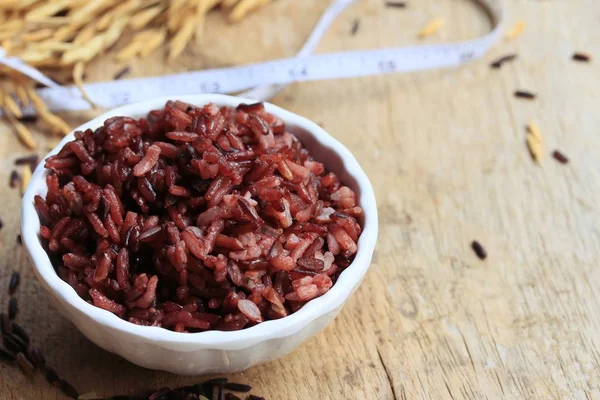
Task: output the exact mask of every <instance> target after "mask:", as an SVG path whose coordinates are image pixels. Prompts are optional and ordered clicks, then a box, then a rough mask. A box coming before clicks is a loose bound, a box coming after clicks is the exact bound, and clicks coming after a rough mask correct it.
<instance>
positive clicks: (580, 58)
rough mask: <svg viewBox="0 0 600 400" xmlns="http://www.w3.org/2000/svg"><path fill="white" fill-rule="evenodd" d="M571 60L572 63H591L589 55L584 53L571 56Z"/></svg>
mask: <svg viewBox="0 0 600 400" xmlns="http://www.w3.org/2000/svg"><path fill="white" fill-rule="evenodd" d="M572 58H573V60H574V61H580V62H590V61H592V57H591V56H590V55H589V54H586V53H575V54H573V57H572Z"/></svg>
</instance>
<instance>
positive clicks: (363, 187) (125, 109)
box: [21, 94, 378, 351]
mask: <svg viewBox="0 0 600 400" xmlns="http://www.w3.org/2000/svg"><path fill="white" fill-rule="evenodd" d="M172 99H178V100H181V101H184V102H187V103H190V104H194V105H203V104H206V103H208V102H211V101H212V102H214V103H215V104H217V105H219V106H221V105H228V106H237V105H238V104H239V103H252V102H254V101H253V100H250V99H245V98H241V97H235V96H227V95H218V94H202V95H186V96H166V97H160V98H155V99H151V100H146V101H143V102H138V103H134V104H128V105H125V106H122V107H118V108H115V109H112V110H110V111H108V112H106V113H104V114H102V115H100V116H98V117H96V118H94V119H92V120H91V121H89V122H87V123H85V124H83V125H81V126H79V127H77V128H76V129H74V130H73V131H72V132H71V133H70V134H68V135H66V136H65V137H64V139H63V140H62V141H61V142H60V143H59V144H58V145H57V146H56V147H55V148H54V149H53V150H52V151H50V152H49V153H48V154H47V155H46V156H45V157H44V160H45V159H46V158H47V157H49V156H51V155H54V154H56V153H58V151H59V150H60V149H61V148H62V147H63V146H64V145H65V143H66V142H68V141H71V140H73V139H74V132H75V131H78V130H85V129H88V128H90V129H95V128H97V127H98V126H101V125H102V123H103V122H104V121H105V120H106V119H107V118H110V117H112V116H117V115H118V116H131V115H133V116H136V115H140V114H144V115H145V114H146V113H147V112H148V111H150V110H153V109H157V108H161V107H163V106H164V104H165V103H166V101H167V100H172ZM264 104H265V108H266V110H267V111H268V112H270V113H273V114H274V115H276V116H278V117H280V118H282V119H283V120H284V121H285V122H286V123H293V124H295V125H297V126H299V127H301V128H303V129H305V130H306V131H307V132H308V134H310V135H311V136H313V137H314V138H315V139H316V141H317V142H318V143H319V144H320V145H321V146H325V147H328V148H329V149H330V150H333V151H334V152H335V153H337V154H338V155H339V157H340V158H341V160H342V161H343V168H344V169H345V170H346V171H347V173H348V174H349V175H351V176H352V177H353V178H354V179H355V180H356V183H357V185H358V186H359V187H360V201H359V203H360V206H361V207H362V208H363V212H364V227H363V232H362V234H361V236H360V238H359V241H358V251H357V253H356V257H355V259H354V260H353V262H352V264H350V265H349V266H348V267H347V268H346V269H345V270H344V272H342V274H340V277H339V279H338V280H337V282H336V283H335V284H334V285H333V286H332V288H331V289H330V290H329V291H328V292H327V293H325V294H324V295H323V296H321V297H318V298H316V299H313V300H311V301H309V302H308V303H307V304H305V305H304V306H303V307H302V308H301V309H300V310H298V311H296V312H295V313H293V314H290V315H288V316H286V317H284V318H281V319H277V320H271V321H265V322H263V323H260V324H257V325H255V326H253V327H250V328H246V329H242V330H238V331H206V332H197V333H180V332H174V331H171V330H168V329H165V328H162V327H150V326H140V325H136V324H133V323H131V322H128V321H126V320H123V319H121V318H119V317H117V316H116V315H114V314H113V313H111V312H109V311H106V310H103V309H101V308H98V307H96V306H93V305H91V304H89V303H87V302H86V301H84V300H83V299H82V298H80V297H79V295H77V293H76V292H75V290H74V289H73V288H72V287H71V286H70V285H69V284H68V283H66V282H65V281H63V280H62V279H61V278H60V277H59V276H58V274H57V273H56V271H55V270H54V267H53V266H52V263H51V262H50V259H49V257H48V255H47V253H46V251H45V250H44V249H43V247H42V245H41V241H40V239H39V236H38V234H39V231H38V230H37V229H35V228H36V227H38V226H39V225H40V222H39V217H38V215H37V212H36V210H35V207H34V205H33V204H34V202H33V198H34V196H35V195H36V194H38V193H39V192H40V189H41V188H45V187H46V182H45V175H46V174H45V172H46V170H45V168H44V162H43V161H42V162H40V164H39V165H38V167H37V168H36V170H35V172H34V173H33V176H32V178H31V181H30V184H29V186H28V188H27V191H26V193H25V195H24V197H23V204H22V218H21V234H22V238H23V243H24V245H25V246H26V248H27V250H28V252H29V254H30V256H31V259H32V261H33V264H34V267H35V268H36V270H37V272H38V278H41V279H43V280H44V281H45V283H46V284H47V285H48V286H49V288H50V289H51V290H52V291H53V292H54V293H55V294H56V295H57V296H58V297H59V298H60V299H61V300H62V301H64V302H67V303H68V304H70V305H71V306H72V307H74V308H77V309H79V310H80V311H82V312H83V313H85V314H87V315H88V316H89V318H92V319H93V320H95V321H97V322H98V323H100V324H102V325H104V326H107V327H109V328H111V329H115V330H117V331H119V332H121V333H124V334H128V335H133V336H136V337H138V338H139V339H140V340H143V341H152V342H155V343H159V344H162V345H163V346H167V347H170V346H169V345H170V344H173V345H179V344H190V345H196V346H191V347H193V348H190V351H193V350H195V349H198V348H210V349H215V348H217V349H223V350H234V349H240V348H247V347H249V346H253V345H255V344H257V343H259V342H262V341H265V340H269V339H275V338H281V337H286V336H290V335H292V334H294V333H296V332H298V331H300V330H301V329H303V328H304V327H306V326H307V325H309V324H310V322H311V321H313V320H315V319H317V318H319V317H320V316H322V315H324V314H327V313H328V312H330V311H332V310H335V309H336V308H338V307H340V306H342V305H343V304H344V302H345V301H346V300H347V298H348V297H349V296H350V294H351V293H352V292H353V290H354V289H355V288H356V286H357V285H359V284H360V282H361V281H362V279H363V277H364V275H365V274H366V272H367V270H368V268H369V266H370V263H371V257H372V254H373V251H374V249H375V243H376V240H377V233H378V217H377V207H376V202H375V194H374V192H373V188H372V186H371V183H370V182H369V179H368V178H367V176H366V174H365V173H364V171H363V170H362V168H361V167H360V165H359V163H358V161H357V160H356V158H355V157H354V156H353V155H352V153H351V152H350V151H349V150H348V149H347V148H346V147H345V146H344V145H342V144H341V143H340V142H339V141H338V140H336V139H335V138H333V137H332V136H331V135H329V134H328V133H327V132H325V130H323V129H322V128H321V127H320V126H319V125H317V124H316V123H314V122H312V121H310V120H308V119H307V118H304V117H301V116H299V115H297V114H294V113H292V112H290V111H287V110H284V109H282V108H280V107H278V106H275V105H273V104H270V103H267V102H265V103H264Z"/></svg>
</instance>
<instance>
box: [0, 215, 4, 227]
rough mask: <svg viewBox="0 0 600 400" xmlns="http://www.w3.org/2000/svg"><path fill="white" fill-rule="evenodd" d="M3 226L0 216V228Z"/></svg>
mask: <svg viewBox="0 0 600 400" xmlns="http://www.w3.org/2000/svg"><path fill="white" fill-rule="evenodd" d="M3 227H4V221H2V218H0V229H2V228H3Z"/></svg>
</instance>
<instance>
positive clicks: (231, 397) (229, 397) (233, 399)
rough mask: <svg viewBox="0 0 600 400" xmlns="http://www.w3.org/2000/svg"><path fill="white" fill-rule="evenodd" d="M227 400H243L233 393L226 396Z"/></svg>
mask: <svg viewBox="0 0 600 400" xmlns="http://www.w3.org/2000/svg"><path fill="white" fill-rule="evenodd" d="M225 400H242V399H240V398H239V397H237V396H236V395H235V394H233V393H227V394H225Z"/></svg>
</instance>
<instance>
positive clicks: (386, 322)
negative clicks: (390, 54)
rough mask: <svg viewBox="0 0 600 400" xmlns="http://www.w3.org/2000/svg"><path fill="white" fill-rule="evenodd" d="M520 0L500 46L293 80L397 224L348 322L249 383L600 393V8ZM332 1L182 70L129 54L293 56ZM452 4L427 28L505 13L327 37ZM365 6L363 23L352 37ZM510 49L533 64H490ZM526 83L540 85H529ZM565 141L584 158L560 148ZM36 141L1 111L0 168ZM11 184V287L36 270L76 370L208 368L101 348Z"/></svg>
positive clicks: (448, 28)
mask: <svg viewBox="0 0 600 400" xmlns="http://www.w3.org/2000/svg"><path fill="white" fill-rule="evenodd" d="M505 3H507V6H508V11H509V15H510V16H511V20H510V23H514V22H516V21H517V20H520V19H523V20H525V21H526V22H527V27H526V30H525V32H524V33H523V35H522V36H521V37H520V38H519V39H518V40H516V41H513V42H504V43H502V44H501V45H499V46H498V47H497V48H496V49H494V51H493V54H491V55H490V56H489V57H488V59H487V60H485V61H481V62H476V63H474V64H470V65H469V66H466V67H462V68H456V69H451V70H444V71H427V72H422V73H415V74H409V75H397V76H386V77H371V78H361V79H352V80H339V81H329V82H320V83H306V84H301V85H292V86H291V87H289V88H287V89H286V90H285V91H284V92H283V93H281V94H280V95H279V96H278V97H277V98H276V99H274V102H275V103H277V104H279V105H281V106H283V107H285V108H288V109H290V110H292V111H294V112H297V113H300V114H302V115H305V116H307V117H309V118H311V119H313V120H315V121H317V122H320V123H322V124H323V125H324V127H325V129H327V130H328V131H329V132H330V133H332V134H333V135H334V136H336V137H337V138H339V139H340V140H341V141H342V142H344V143H345V144H346V145H347V146H348V147H349V148H350V149H351V150H352V151H353V152H354V154H355V155H356V156H357V158H358V160H359V161H360V163H361V164H362V165H363V167H364V168H365V170H366V172H367V174H368V175H369V177H370V178H371V180H372V183H373V185H374V187H375V191H376V195H377V199H378V203H379V211H380V215H381V218H380V222H381V233H380V239H379V243H378V247H377V250H376V254H375V258H374V262H373V266H372V269H371V271H370V272H369V274H368V276H367V278H366V279H365V282H364V283H363V285H362V286H361V288H360V290H358V291H357V293H356V294H355V295H354V296H353V297H352V299H351V300H350V301H349V302H348V304H347V305H346V306H345V307H344V309H343V311H342V312H341V314H340V316H339V318H338V319H337V320H336V321H335V322H334V323H333V324H332V325H331V326H330V327H328V328H327V329H326V330H325V331H324V332H323V333H322V334H320V335H319V336H317V337H315V338H313V339H311V340H309V341H308V342H307V343H305V344H304V345H302V346H301V347H300V348H299V349H298V350H297V351H296V352H294V353H292V354H291V355H289V356H287V357H286V358H284V359H283V360H280V361H276V362H273V363H270V364H267V365H264V366H259V367H255V368H252V369H250V370H248V371H246V372H244V373H240V374H235V375H232V376H231V379H232V380H236V381H241V382H247V383H250V384H252V385H253V386H254V387H255V392H256V393H259V394H261V395H263V396H265V397H266V398H267V399H307V398H316V397H320V398H330V399H441V398H451V399H470V398H477V399H480V398H481V399H483V398H540V399H548V398H556V399H562V398H580V399H585V398H600V389H599V387H600V386H599V385H600V378H599V377H600V374H599V369H600V364H599V359H600V355H599V345H600V337H599V335H598V332H599V331H600V330H599V317H598V312H597V310H598V306H599V299H598V293H599V292H600V270H599V269H598V268H597V265H598V260H599V257H600V232H599V229H598V226H600V217H599V214H598V212H597V211H598V209H597V208H598V206H597V199H598V198H599V196H600V183H599V182H600V179H599V178H600V172H599V171H600V161H599V160H600V158H599V155H600V154H599V153H600V139H599V138H598V126H600V116H599V113H598V112H597V108H598V93H599V92H600V81H599V80H598V76H597V71H598V69H597V65H596V64H597V62H596V61H597V60H594V62H592V63H591V64H589V65H587V64H580V63H574V62H573V61H571V60H570V56H571V54H572V53H573V52H574V51H577V50H580V51H586V52H588V53H590V54H593V55H600V43H599V42H598V40H596V38H597V37H598V35H599V34H600V25H598V24H597V21H598V17H600V6H599V5H598V4H596V2H592V1H589V0H587V1H586V0H572V1H569V2H559V1H545V2H544V1H522V0H508V1H506V2H505ZM325 7H326V4H325V2H317V1H312V2H294V1H280V2H277V3H275V4H274V5H273V6H271V7H269V8H267V9H265V10H264V11H263V12H262V13H261V14H259V15H255V16H252V17H251V18H249V19H248V20H246V21H243V22H242V23H241V24H239V25H237V26H225V25H224V23H223V21H222V19H221V17H220V16H219V15H212V16H211V17H210V18H209V19H208V21H207V28H206V29H207V31H206V35H205V36H204V39H203V43H202V46H201V47H199V48H196V49H189V50H188V51H187V52H186V54H185V55H184V56H183V57H182V59H181V60H180V61H178V62H177V63H176V64H175V65H165V64H164V62H163V61H162V59H163V54H162V53H160V54H156V55H155V56H153V57H152V58H151V59H150V60H149V61H144V62H139V61H136V62H131V63H129V65H131V68H132V75H138V76H143V75H152V74H160V73H164V72H167V71H177V70H184V69H192V68H201V67H214V66H223V65H232V64H239V63H244V62H250V61H258V60H266V59H270V58H275V57H282V56H288V55H291V54H293V53H294V51H295V50H297V49H298V48H299V47H300V46H301V44H302V42H303V40H304V39H305V38H306V36H307V35H308V33H309V32H310V29H311V28H312V26H313V24H314V22H315V21H316V20H317V19H318V16H319V14H320V12H322V11H323V9H324V8H325ZM438 16H439V17H443V18H444V19H445V20H446V25H445V27H444V28H443V29H442V31H440V33H439V34H438V35H434V36H432V37H431V38H428V39H427V40H426V41H427V42H438V41H450V40H458V39H461V38H467V37H475V36H476V35H479V34H482V33H483V32H485V31H486V29H487V28H488V25H487V23H486V21H485V19H484V18H483V15H482V13H481V12H480V11H478V10H477V9H475V8H473V7H472V5H471V3H470V2H469V1H451V0H443V1H433V0H428V1H421V2H410V3H409V6H408V7H407V8H406V9H390V8H385V7H384V6H383V2H382V1H380V0H365V1H363V2H361V3H360V4H358V5H357V6H355V7H353V8H352V9H351V10H349V11H348V12H347V13H346V14H344V16H342V17H341V18H340V20H339V21H338V22H336V24H335V25H334V27H333V28H332V30H331V32H329V33H328V35H327V37H326V38H325V40H324V42H323V43H322V45H321V46H320V51H332V50H339V49H358V48H366V47H374V46H392V45H399V44H409V43H415V42H416V33H417V32H418V31H419V29H420V28H421V27H422V26H423V25H424V24H425V23H426V22H427V21H428V20H430V19H431V18H433V17H438ZM356 18H360V21H361V23H360V29H359V30H358V32H357V33H356V35H354V36H351V35H350V31H351V28H352V23H353V21H354V20H355V19H356ZM509 52H516V53H518V54H519V58H518V60H517V61H515V62H513V63H510V64H506V65H505V66H504V67H503V68H502V69H501V70H491V69H490V68H489V65H488V64H489V62H490V61H491V60H493V59H495V58H496V57H499V56H502V55H504V54H506V53H509ZM596 58H598V56H597V57H596ZM122 66H123V64H115V63H113V62H112V61H110V60H105V61H102V62H100V63H97V64H95V65H93V66H92V67H91V68H90V70H89V71H88V76H89V77H90V79H91V80H108V79H111V77H112V76H113V74H114V73H115V72H116V71H118V70H119V69H120V68H121V67H122ZM516 89H526V90H531V91H533V92H535V93H537V94H538V95H539V97H538V99H537V100H535V101H532V102H530V101H524V100H520V99H515V98H514V97H513V96H512V92H513V91H514V90H516ZM85 118H87V116H74V117H73V116H71V117H70V118H69V121H70V122H72V123H79V122H83V121H84V120H85ZM530 120H535V121H536V122H537V124H538V125H539V126H540V129H541V131H542V134H543V136H544V140H545V144H546V149H547V152H548V154H546V155H545V160H544V161H543V163H542V165H541V166H537V165H535V164H534V163H533V162H532V160H531V158H530V156H529V154H528V153H527V149H526V146H525V130H524V126H525V125H526V124H527V123H528V122H529V121H530ZM36 137H38V138H40V140H41V138H42V137H43V136H42V135H41V134H36ZM555 148H559V149H561V150H562V151H563V152H564V153H565V154H567V155H568V156H569V157H570V158H571V163H570V164H568V165H566V166H565V165H561V164H559V163H557V162H555V161H554V160H552V159H551V157H550V154H549V152H550V151H551V150H553V149H555ZM25 153H27V151H26V150H25V149H24V148H23V147H22V146H20V145H19V144H18V142H17V141H16V139H14V137H13V135H12V134H11V133H10V131H9V129H8V128H7V127H6V126H2V134H0V159H1V160H2V161H1V162H2V168H1V169H0V183H2V182H7V180H8V177H9V174H10V170H11V168H12V161H13V159H14V158H15V157H16V156H17V155H19V154H25ZM0 197H1V198H2V200H3V203H4V204H3V205H4V206H3V207H2V208H1V209H0V217H1V218H2V219H3V220H4V223H5V226H4V228H3V229H2V231H0V239H1V242H0V260H2V263H0V287H4V285H6V284H7V282H8V277H9V275H10V271H11V270H13V269H17V270H20V271H22V273H23V278H24V279H23V284H22V287H21V288H20V291H19V298H20V299H21V309H22V313H21V316H20V317H19V318H20V319H19V322H20V323H22V324H23V325H24V326H25V327H29V328H33V327H34V326H36V327H38V328H36V329H35V336H34V339H33V340H34V343H35V344H36V345H38V346H39V347H41V348H42V349H44V351H45V353H46V354H47V358H48V360H49V362H51V363H52V364H53V365H55V366H56V368H57V370H58V371H60V373H61V374H62V375H63V376H64V377H65V378H66V379H68V380H69V381H71V382H72V383H73V384H74V385H75V386H76V387H78V388H80V390H81V391H82V392H90V391H95V392H96V393H98V394H99V395H113V394H116V393H133V392H136V391H139V390H140V389H143V388H148V387H161V386H177V385H182V384H187V383H191V382H195V381H197V380H198V379H199V378H182V377H176V376H173V375H170V374H167V373H161V372H154V371H148V370H143V369H141V368H138V367H135V366H133V365H131V364H129V363H127V362H125V361H123V360H121V359H120V358H118V357H116V356H114V355H111V354H108V353H106V352H104V351H102V350H100V349H98V348H97V347H95V346H94V345H92V344H91V343H89V342H88V341H87V340H86V339H85V338H84V337H83V336H82V335H81V334H80V333H79V332H78V331H77V330H76V329H75V328H74V327H73V326H72V325H71V324H70V323H69V322H67V321H66V320H65V319H63V318H62V317H61V316H60V315H59V314H58V313H57V312H56V311H55V310H54V309H53V308H52V307H51V306H50V305H48V303H47V301H46V300H45V297H44V295H43V294H42V293H40V292H39V290H40V286H39V284H38V283H37V282H36V281H35V278H34V277H33V273H32V271H31V266H30V265H29V263H28V261H27V260H26V258H25V255H24V254H23V251H22V249H21V248H20V247H19V246H16V245H15V237H16V234H17V232H18V215H19V196H18V193H17V191H15V190H9V189H7V188H6V186H5V184H3V183H2V184H0ZM474 239H477V240H479V241H480V242H481V243H483V244H484V245H485V246H486V248H487V249H488V251H489V258H488V260H486V261H481V260H479V259H477V258H476V256H475V255H474V254H473V252H472V251H471V249H470V248H469V244H470V242H471V241H472V240H474ZM6 303H7V297H6V294H5V293H4V291H3V290H0V304H6ZM0 398H2V399H9V400H17V399H19V400H20V399H24V400H29V399H39V398H44V399H62V397H61V395H60V394H59V393H58V392H57V391H56V390H54V389H52V388H49V387H48V385H47V384H46V383H45V382H44V381H43V379H41V378H40V377H38V378H36V379H35V380H33V381H30V380H28V379H26V378H24V377H22V376H21V374H20V373H19V372H18V370H15V369H13V368H10V367H6V366H1V367H0Z"/></svg>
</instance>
